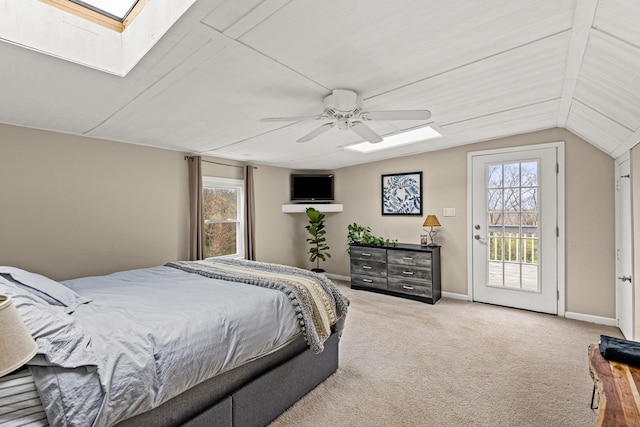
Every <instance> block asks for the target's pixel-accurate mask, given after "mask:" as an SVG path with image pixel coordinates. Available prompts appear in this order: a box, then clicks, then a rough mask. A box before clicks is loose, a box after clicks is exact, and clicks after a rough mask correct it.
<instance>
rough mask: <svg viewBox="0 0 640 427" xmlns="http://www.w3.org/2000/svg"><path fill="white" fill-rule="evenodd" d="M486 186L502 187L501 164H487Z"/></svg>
mask: <svg viewBox="0 0 640 427" xmlns="http://www.w3.org/2000/svg"><path fill="white" fill-rule="evenodd" d="M487 176H488V178H489V179H488V180H487V188H502V165H489V167H488V169H487Z"/></svg>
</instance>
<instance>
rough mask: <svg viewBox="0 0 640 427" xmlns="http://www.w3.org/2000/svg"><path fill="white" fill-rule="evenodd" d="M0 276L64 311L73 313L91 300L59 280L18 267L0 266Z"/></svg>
mask: <svg viewBox="0 0 640 427" xmlns="http://www.w3.org/2000/svg"><path fill="white" fill-rule="evenodd" d="M0 276H2V277H4V278H5V279H6V280H9V281H10V282H12V283H14V284H15V285H16V286H18V287H20V288H22V289H24V290H26V291H29V292H31V293H32V294H34V295H36V296H37V297H39V298H42V299H43V300H45V301H46V302H48V303H49V304H51V305H61V306H63V307H65V310H64V311H65V312H66V313H73V312H74V311H75V310H76V308H78V306H79V305H81V304H86V303H88V302H91V300H90V299H87V298H84V297H82V296H80V295H78V294H77V293H75V292H74V291H73V290H71V289H69V288H67V287H66V286H64V285H63V284H62V283H60V282H56V281H55V280H51V279H49V278H48V277H45V276H42V275H40V274H36V273H31V272H29V271H26V270H22V269H20V268H16V267H6V266H5V267H0Z"/></svg>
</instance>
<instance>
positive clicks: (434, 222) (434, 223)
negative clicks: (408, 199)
mask: <svg viewBox="0 0 640 427" xmlns="http://www.w3.org/2000/svg"><path fill="white" fill-rule="evenodd" d="M422 226H423V227H440V221H438V217H436V216H435V215H427V219H425V220H424V224H422Z"/></svg>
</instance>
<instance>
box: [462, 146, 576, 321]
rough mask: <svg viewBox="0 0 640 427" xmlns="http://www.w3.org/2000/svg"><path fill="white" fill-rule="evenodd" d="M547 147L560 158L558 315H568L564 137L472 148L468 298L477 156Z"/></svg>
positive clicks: (469, 276) (469, 157)
mask: <svg viewBox="0 0 640 427" xmlns="http://www.w3.org/2000/svg"><path fill="white" fill-rule="evenodd" d="M543 148H555V149H556V152H557V155H558V158H557V162H558V174H557V177H556V178H557V181H556V185H557V189H556V190H557V193H556V194H557V198H558V200H557V209H558V212H557V218H556V221H557V225H558V239H557V254H558V255H557V261H556V262H557V264H556V274H557V283H558V314H557V315H558V316H562V317H564V315H565V297H566V289H565V288H566V284H565V173H564V170H565V159H564V141H558V142H548V143H542V144H533V145H522V146H517V147H505V148H495V149H490V150H482V151H470V152H468V153H467V299H468V300H469V301H474V298H473V245H472V242H473V193H472V190H473V158H474V157H475V156H481V155H491V154H504V153H513V152H519V151H528V150H539V149H543Z"/></svg>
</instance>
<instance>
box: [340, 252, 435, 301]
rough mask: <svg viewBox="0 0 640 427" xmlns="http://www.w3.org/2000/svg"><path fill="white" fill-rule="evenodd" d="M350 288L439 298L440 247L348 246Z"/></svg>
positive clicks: (430, 298) (428, 298)
mask: <svg viewBox="0 0 640 427" xmlns="http://www.w3.org/2000/svg"><path fill="white" fill-rule="evenodd" d="M349 252H350V255H351V288H352V289H361V290H367V291H374V292H380V293H385V294H389V295H394V296H399V297H404V298H411V299H415V300H418V301H423V302H426V303H429V304H435V302H436V301H438V300H439V299H440V296H441V290H440V246H421V245H413V244H408V243H398V244H396V245H395V246H393V245H386V246H372V245H359V244H352V245H349Z"/></svg>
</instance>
